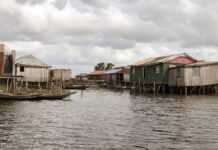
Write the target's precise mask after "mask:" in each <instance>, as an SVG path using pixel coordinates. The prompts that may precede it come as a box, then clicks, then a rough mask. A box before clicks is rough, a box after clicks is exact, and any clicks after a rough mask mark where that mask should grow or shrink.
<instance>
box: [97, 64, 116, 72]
mask: <svg viewBox="0 0 218 150" xmlns="http://www.w3.org/2000/svg"><path fill="white" fill-rule="evenodd" d="M113 67H114V64H112V63H104V62H100V63H98V64H97V65H96V66H95V70H97V71H102V70H110V69H112V68H113Z"/></svg>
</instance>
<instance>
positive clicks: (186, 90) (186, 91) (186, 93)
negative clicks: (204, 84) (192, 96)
mask: <svg viewBox="0 0 218 150" xmlns="http://www.w3.org/2000/svg"><path fill="white" fill-rule="evenodd" d="M187 95H188V89H187V87H186V86H185V96H187Z"/></svg>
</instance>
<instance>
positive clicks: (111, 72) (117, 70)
mask: <svg viewBox="0 0 218 150" xmlns="http://www.w3.org/2000/svg"><path fill="white" fill-rule="evenodd" d="M121 71H122V69H111V70H108V71H106V72H105V73H106V74H115V73H120V72H121Z"/></svg>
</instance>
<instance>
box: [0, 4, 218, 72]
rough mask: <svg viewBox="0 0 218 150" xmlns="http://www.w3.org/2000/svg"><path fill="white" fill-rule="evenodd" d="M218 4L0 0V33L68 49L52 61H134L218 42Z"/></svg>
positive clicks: (86, 63)
mask: <svg viewBox="0 0 218 150" xmlns="http://www.w3.org/2000/svg"><path fill="white" fill-rule="evenodd" d="M66 4H70V7H69V6H67V7H68V8H66ZM69 8H70V9H71V10H69ZM217 8H218V2H216V1H213V2H212V1H207V2H206V1H205V0H177V1H173V0H163V1H159V0H146V1H145V0H137V1H133V0H113V1H102V0H68V2H67V0H53V1H52V0H50V1H48V0H8V1H3V2H0V23H1V29H2V31H1V33H0V37H1V39H2V40H4V41H8V42H9V43H13V42H15V41H20V42H23V43H31V42H32V41H39V42H40V43H41V44H42V48H45V49H48V50H45V52H42V53H43V54H46V55H55V54H53V51H55V52H57V53H58V52H59V51H63V49H66V50H65V52H64V51H63V53H64V54H63V55H62V57H60V59H59V60H53V59H50V58H48V60H49V62H51V63H55V61H56V62H57V63H63V64H75V65H79V66H82V65H84V68H86V69H87V66H91V65H93V64H94V63H96V62H97V61H101V60H105V59H108V60H111V61H113V62H117V63H122V62H123V63H126V62H130V61H132V62H134V61H135V59H137V57H140V56H141V55H146V54H147V56H150V55H154V54H159V52H160V51H161V52H163V53H166V52H172V53H173V52H182V51H183V49H184V50H186V49H192V50H194V49H198V48H199V49H202V51H204V50H203V49H205V51H204V53H202V55H204V54H205V53H207V51H206V50H207V48H208V47H210V48H211V47H212V48H213V49H216V48H217V47H218V32H217V26H218V17H217V15H218V10H217ZM64 44H66V45H68V46H67V47H65V46H62V45H64ZM48 45H50V46H48ZM138 45H142V46H141V47H138ZM163 47H164V48H163ZM166 48H167V49H171V50H169V51H165V49H166ZM136 49H149V50H150V51H151V52H147V53H146V50H142V51H137V50H136ZM163 49H164V50H163ZM174 49H175V50H174ZM102 51H104V52H105V54H107V55H111V56H108V58H106V57H104V55H103V54H104V52H102ZM113 54H114V55H113ZM115 54H116V55H115ZM121 54H125V55H126V57H124V58H126V59H123V57H122V56H121ZM193 54H194V55H196V54H195V53H193ZM70 55H71V56H70ZM213 55H214V51H213ZM74 56H75V58H73V60H72V59H70V61H67V62H66V60H68V59H67V58H70V57H74ZM95 57H96V58H95ZM121 57H122V58H121ZM127 57H129V58H127ZM143 57H146V56H143ZM89 61H91V62H89Z"/></svg>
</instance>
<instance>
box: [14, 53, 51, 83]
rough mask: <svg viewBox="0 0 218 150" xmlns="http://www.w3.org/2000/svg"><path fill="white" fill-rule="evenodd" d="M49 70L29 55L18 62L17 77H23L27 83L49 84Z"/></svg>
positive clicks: (45, 65)
mask: <svg viewBox="0 0 218 150" xmlns="http://www.w3.org/2000/svg"><path fill="white" fill-rule="evenodd" d="M49 68H50V66H48V65H47V64H46V63H44V62H42V61H41V60H39V59H38V58H36V57H34V56H32V55H27V56H22V57H20V58H18V59H17V60H16V75H18V76H23V77H24V78H23V80H24V81H27V82H48V80H49Z"/></svg>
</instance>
